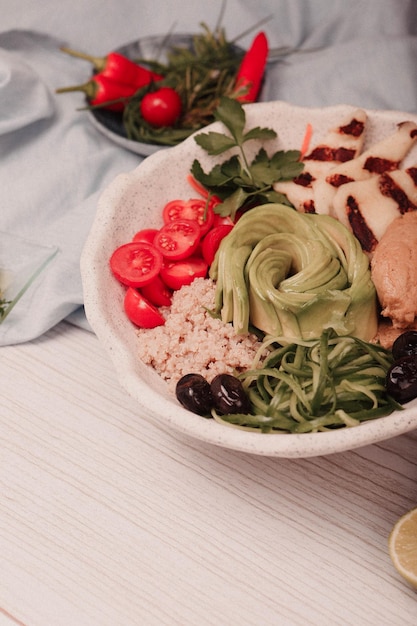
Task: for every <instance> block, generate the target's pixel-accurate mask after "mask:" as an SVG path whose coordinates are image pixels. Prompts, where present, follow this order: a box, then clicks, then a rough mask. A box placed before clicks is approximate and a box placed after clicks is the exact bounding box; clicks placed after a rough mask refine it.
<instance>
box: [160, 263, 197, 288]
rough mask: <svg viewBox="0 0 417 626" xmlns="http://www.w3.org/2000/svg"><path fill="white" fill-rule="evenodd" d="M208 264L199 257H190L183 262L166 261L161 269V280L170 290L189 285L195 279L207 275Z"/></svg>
mask: <svg viewBox="0 0 417 626" xmlns="http://www.w3.org/2000/svg"><path fill="white" fill-rule="evenodd" d="M207 271H208V264H207V263H206V262H205V260H204V259H203V258H202V257H200V256H190V257H188V258H187V259H184V260H183V261H173V262H169V261H166V262H165V263H163V265H162V268H161V278H162V280H163V281H164V283H165V284H166V285H168V287H171V289H175V290H176V289H180V287H182V286H183V285H189V284H190V283H192V282H193V280H194V279H195V278H204V277H205V276H206V275H207Z"/></svg>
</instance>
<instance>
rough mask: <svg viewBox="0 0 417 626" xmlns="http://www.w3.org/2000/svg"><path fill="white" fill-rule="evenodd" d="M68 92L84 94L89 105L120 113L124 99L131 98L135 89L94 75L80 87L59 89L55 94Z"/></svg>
mask: <svg viewBox="0 0 417 626" xmlns="http://www.w3.org/2000/svg"><path fill="white" fill-rule="evenodd" d="M70 91H82V92H84V93H85V95H86V97H87V99H88V101H89V103H90V104H91V105H93V106H96V105H100V106H103V108H106V109H109V110H112V111H122V110H123V109H124V106H125V101H126V99H128V98H130V97H132V96H133V95H134V94H135V93H136V91H137V89H136V87H134V86H132V85H125V84H123V83H116V82H115V81H112V80H110V79H109V78H107V77H106V76H103V75H101V74H96V75H95V76H93V78H91V79H90V80H89V81H88V82H86V83H84V84H82V85H73V86H70V87H59V88H58V89H56V90H55V93H68V92H70Z"/></svg>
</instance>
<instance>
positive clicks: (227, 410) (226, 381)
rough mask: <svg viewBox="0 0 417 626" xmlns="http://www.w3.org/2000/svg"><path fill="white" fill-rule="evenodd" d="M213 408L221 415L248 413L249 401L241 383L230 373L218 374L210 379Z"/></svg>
mask: <svg viewBox="0 0 417 626" xmlns="http://www.w3.org/2000/svg"><path fill="white" fill-rule="evenodd" d="M211 392H212V395H213V401H214V408H215V409H217V410H218V411H219V413H223V415H227V414H232V413H243V414H248V413H250V402H249V399H248V397H247V395H246V393H245V390H244V389H243V386H242V383H241V382H240V380H239V379H238V378H236V377H235V376H232V374H218V375H217V376H215V378H213V380H212V381H211Z"/></svg>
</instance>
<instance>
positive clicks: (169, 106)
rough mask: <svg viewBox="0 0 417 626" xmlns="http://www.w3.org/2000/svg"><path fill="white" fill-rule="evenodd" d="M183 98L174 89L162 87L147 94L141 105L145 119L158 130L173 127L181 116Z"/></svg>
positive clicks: (141, 111)
mask: <svg viewBox="0 0 417 626" xmlns="http://www.w3.org/2000/svg"><path fill="white" fill-rule="evenodd" d="M181 111H182V102H181V97H180V95H179V93H178V92H177V91H175V89H172V87H161V88H160V89H157V90H156V91H149V92H148V93H147V94H145V95H144V96H143V98H142V100H141V103H140V113H141V115H142V117H143V119H144V120H145V121H146V122H148V124H150V125H151V126H156V127H157V128H160V127H163V126H173V125H174V124H175V122H176V121H177V120H178V118H179V117H180V115H181Z"/></svg>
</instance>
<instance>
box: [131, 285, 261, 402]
mask: <svg viewBox="0 0 417 626" xmlns="http://www.w3.org/2000/svg"><path fill="white" fill-rule="evenodd" d="M214 293H215V284H214V282H213V281H212V280H209V279H205V278H197V279H195V280H194V282H193V283H192V284H191V285H187V286H185V287H182V288H181V289H180V290H178V291H176V292H175V293H174V295H173V298H172V304H171V306H170V307H166V308H164V309H161V312H162V313H163V315H164V317H165V320H166V322H165V324H164V325H163V326H157V327H156V328H152V329H149V330H148V329H139V330H138V337H139V357H140V358H141V359H142V361H144V362H145V363H146V364H148V365H151V366H152V367H153V368H154V369H155V370H156V371H157V372H158V373H159V374H160V375H161V377H162V378H163V379H165V380H166V381H167V383H168V385H169V387H170V389H171V390H172V391H174V390H175V385H176V383H177V381H178V380H179V379H180V378H181V376H184V375H185V374H190V373H198V374H202V375H203V376H204V377H205V378H206V379H207V380H208V381H209V382H210V381H211V380H212V379H213V378H214V376H216V374H224V373H233V372H235V371H239V372H240V371H244V370H247V369H249V368H250V367H251V365H252V361H253V359H254V357H255V354H256V351H257V350H258V348H259V347H260V346H261V343H260V342H259V341H258V340H257V338H256V336H255V335H236V333H235V332H234V329H233V326H232V325H231V324H224V323H223V322H222V321H221V320H219V319H215V318H213V317H212V316H211V315H210V313H208V311H207V310H206V309H209V310H210V309H213V307H214Z"/></svg>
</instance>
